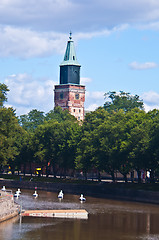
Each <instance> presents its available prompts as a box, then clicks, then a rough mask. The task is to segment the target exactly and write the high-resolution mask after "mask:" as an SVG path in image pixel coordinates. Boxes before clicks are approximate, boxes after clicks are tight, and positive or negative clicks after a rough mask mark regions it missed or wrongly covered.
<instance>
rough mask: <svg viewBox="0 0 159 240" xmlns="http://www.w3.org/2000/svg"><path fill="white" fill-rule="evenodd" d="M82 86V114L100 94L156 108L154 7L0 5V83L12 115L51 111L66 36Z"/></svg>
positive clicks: (47, 0) (14, 1)
mask: <svg viewBox="0 0 159 240" xmlns="http://www.w3.org/2000/svg"><path fill="white" fill-rule="evenodd" d="M70 30H71V31H72V37H73V40H74V44H75V48H76V54H77V58H78V61H79V63H80V64H81V83H82V84H85V85H86V101H85V109H87V110H94V109H96V108H97V107H98V106H101V105H103V103H104V101H105V100H104V93H106V92H108V91H116V92H119V91H120V90H122V91H126V92H129V93H131V94H132V95H133V94H137V95H139V96H140V98H141V99H143V101H144V105H145V110H146V111H149V110H151V109H154V108H159V80H158V78H159V1H158V0H153V1H152V0H118V1H116V0H112V1H111V2H110V1H109V0H98V1H95V0H91V1H90V0H85V1H83V0H80V1H75V0H38V4H37V0H0V69H1V70H0V81H1V82H2V83H5V84H7V85H8V87H9V89H10V92H9V93H8V102H7V103H6V106H12V107H13V108H14V109H16V113H17V115H21V114H26V113H28V112H29V111H30V110H32V109H38V110H40V111H44V112H45V113H47V112H49V111H50V110H51V109H53V107H54V101H53V98H54V92H53V89H54V85H55V84H58V83H59V65H60V63H61V62H62V61H63V57H64V53H65V49H66V44H67V40H68V38H69V32H70Z"/></svg>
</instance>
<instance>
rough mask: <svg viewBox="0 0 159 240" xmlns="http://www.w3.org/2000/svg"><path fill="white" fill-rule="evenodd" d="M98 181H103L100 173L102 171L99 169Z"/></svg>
mask: <svg viewBox="0 0 159 240" xmlns="http://www.w3.org/2000/svg"><path fill="white" fill-rule="evenodd" d="M98 181H99V182H101V175H100V171H98Z"/></svg>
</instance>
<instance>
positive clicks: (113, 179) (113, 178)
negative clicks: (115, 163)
mask: <svg viewBox="0 0 159 240" xmlns="http://www.w3.org/2000/svg"><path fill="white" fill-rule="evenodd" d="M110 175H111V176H112V181H113V183H115V174H114V171H112V172H111V174H110Z"/></svg>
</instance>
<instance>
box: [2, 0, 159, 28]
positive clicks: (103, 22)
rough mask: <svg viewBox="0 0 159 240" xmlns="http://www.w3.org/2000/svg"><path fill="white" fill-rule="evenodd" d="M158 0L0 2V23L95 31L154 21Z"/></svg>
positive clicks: (158, 5) (30, 0)
mask: <svg viewBox="0 0 159 240" xmlns="http://www.w3.org/2000/svg"><path fill="white" fill-rule="evenodd" d="M158 20H159V2H158V0H140V1H139V0H129V1H128V0H118V1H115V0H112V1H109V0H99V1H95V0H92V1H91V2H90V0H85V1H84V0H80V1H76V0H38V4H37V0H23V1H22V0H1V3H0V22H1V24H3V25H10V26H17V27H21V26H25V27H26V28H32V29H34V30H35V29H36V30H40V31H57V32H59V31H60V32H66V31H69V30H70V28H71V30H72V31H77V29H78V31H79V32H87V31H90V32H95V31H97V29H101V30H102V29H105V27H106V26H107V27H108V28H113V27H114V26H118V25H122V24H125V23H128V24H136V23H137V24H141V23H148V22H150V21H151V22H157V21H158Z"/></svg>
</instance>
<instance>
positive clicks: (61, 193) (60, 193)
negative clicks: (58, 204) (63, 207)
mask: <svg viewBox="0 0 159 240" xmlns="http://www.w3.org/2000/svg"><path fill="white" fill-rule="evenodd" d="M63 195H64V194H63V192H62V190H61V191H60V192H59V194H58V198H61V199H63Z"/></svg>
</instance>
